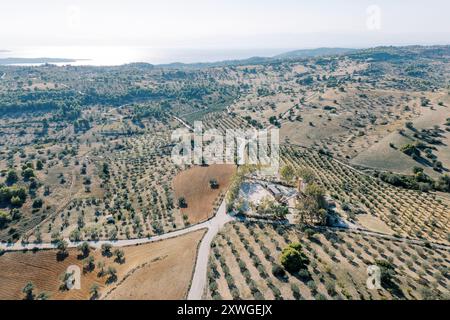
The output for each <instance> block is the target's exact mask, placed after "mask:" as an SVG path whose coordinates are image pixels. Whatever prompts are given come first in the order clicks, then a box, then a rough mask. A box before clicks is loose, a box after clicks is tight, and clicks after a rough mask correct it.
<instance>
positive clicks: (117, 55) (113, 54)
mask: <svg viewBox="0 0 450 320" xmlns="http://www.w3.org/2000/svg"><path fill="white" fill-rule="evenodd" d="M290 50H291V49H289V48H255V49H231V48H201V49H193V48H155V47H126V46H43V47H17V48H1V47H0V62H1V59H5V58H34V59H36V58H53V59H54V58H58V59H71V60H74V61H71V62H51V63H53V64H56V65H68V64H70V65H97V66H116V65H122V64H127V63H133V62H145V63H150V64H154V65H158V64H169V63H199V62H217V61H225V60H240V59H247V58H251V57H255V56H258V57H272V56H274V55H277V54H281V53H284V52H287V51H290ZM3 64H5V63H3ZM11 64H14V65H39V64H42V63H11Z"/></svg>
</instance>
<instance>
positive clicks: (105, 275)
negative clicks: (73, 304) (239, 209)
mask: <svg viewBox="0 0 450 320" xmlns="http://www.w3.org/2000/svg"><path fill="white" fill-rule="evenodd" d="M203 235H204V230H199V231H196V232H192V233H189V234H187V235H184V236H181V237H177V238H173V239H168V240H164V241H159V242H155V243H150V244H145V245H140V246H130V247H123V248H120V249H119V250H122V251H123V260H122V261H118V260H117V257H116V255H115V254H114V251H115V249H116V248H114V247H113V248H111V249H110V252H111V253H110V254H105V253H104V252H102V250H100V249H98V250H95V251H94V250H93V249H91V251H90V252H89V253H88V255H87V256H86V257H83V258H80V256H79V255H80V251H78V250H77V249H69V250H68V255H67V257H66V258H65V259H64V260H62V261H60V260H57V252H56V250H43V251H37V252H30V251H28V252H7V253H4V254H3V255H2V256H0V268H1V269H2V270H3V271H2V273H1V274H0V300H4V299H23V298H24V294H23V293H22V288H24V286H25V285H26V284H27V283H28V282H32V283H33V285H34V290H33V294H34V295H35V298H37V297H38V296H39V294H41V293H46V294H47V297H48V298H49V299H55V300H62V299H76V300H86V299H90V298H92V291H91V289H92V287H93V285H96V286H98V296H97V298H98V299H183V298H184V297H185V296H186V294H187V290H188V287H189V283H190V279H191V276H192V272H193V268H194V264H195V257H196V248H197V246H198V244H199V242H200V240H201V238H202V237H203ZM89 259H92V261H89ZM87 261H89V262H90V263H91V264H92V265H93V268H92V267H91V268H88V269H87V268H86V265H87ZM73 265H75V266H78V267H80V268H81V270H83V271H82V273H81V284H80V285H81V286H80V290H75V289H74V290H64V289H61V288H60V286H61V285H62V276H63V275H64V273H65V272H66V270H67V268H68V267H69V266H73ZM111 270H114V271H111ZM113 274H114V276H113Z"/></svg>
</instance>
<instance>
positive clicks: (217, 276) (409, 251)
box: [207, 222, 450, 300]
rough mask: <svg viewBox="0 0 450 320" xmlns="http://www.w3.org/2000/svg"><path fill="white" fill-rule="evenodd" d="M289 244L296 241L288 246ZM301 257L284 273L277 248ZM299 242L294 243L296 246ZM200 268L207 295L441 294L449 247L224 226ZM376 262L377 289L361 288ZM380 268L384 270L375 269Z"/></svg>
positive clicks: (355, 235)
mask: <svg viewBox="0 0 450 320" xmlns="http://www.w3.org/2000/svg"><path fill="white" fill-rule="evenodd" d="M294 244H297V245H294ZM289 245H291V246H295V247H296V248H297V249H296V250H299V251H300V252H302V254H303V255H304V257H305V258H306V260H307V262H306V263H305V265H303V266H302V267H301V268H300V269H299V270H295V271H286V270H285V267H283V265H282V263H281V262H280V260H281V256H282V252H283V249H285V248H286V247H288V246H289ZM299 247H300V248H299ZM212 248H213V249H212V253H211V256H210V261H209V268H208V283H209V284H208V294H207V297H208V298H210V299H267V300H272V299H297V300H303V299H307V300H310V299H316V300H324V299H337V300H341V299H349V300H360V299H364V300H369V299H430V298H434V299H448V298H449V296H448V295H449V292H448V286H449V284H450V279H449V275H448V268H449V266H450V260H449V259H450V252H449V251H448V250H441V249H431V248H427V247H425V246H418V245H413V244H409V243H406V242H402V241H400V240H399V241H392V240H389V239H383V238H381V237H378V236H372V235H367V234H358V233H353V232H344V231H333V230H322V231H319V230H313V229H306V230H304V232H303V231H300V230H298V229H296V228H294V227H286V226H284V227H283V226H274V225H271V224H266V223H253V222H245V223H238V222H236V223H232V224H229V225H228V226H226V228H225V229H224V230H223V231H222V232H221V233H219V234H218V235H217V237H216V239H215V241H214V242H213V245H212ZM375 264H379V265H383V266H384V267H385V268H386V269H388V270H389V274H390V275H389V276H386V278H384V276H383V275H384V273H382V289H379V290H372V289H368V288H367V286H366V281H367V268H368V267H369V266H370V265H375ZM383 272H384V271H383Z"/></svg>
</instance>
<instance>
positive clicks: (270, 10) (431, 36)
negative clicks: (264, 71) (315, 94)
mask: <svg viewBox="0 0 450 320" xmlns="http://www.w3.org/2000/svg"><path fill="white" fill-rule="evenodd" d="M449 12H450V1H449V0H426V1H425V0H412V1H411V0H397V1H395V0H390V1H388V0H380V1H365V0H348V1H345V0H335V1H332V0H328V1H326V0H314V1H302V0H271V1H269V0H161V1H156V0H153V1H152V0H146V1H144V0H121V1H119V0H39V1H35V0H1V1H0V49H8V47H17V46H36V45H49V46H60V45H113V46H116V45H127V46H130V45H134V46H154V47H166V48H167V47H170V48H177V47H189V48H208V47H215V48H221V47H223V48H252V47H257V48H305V47H317V46H349V47H366V46H373V45H380V44H414V43H417V44H419V43H420V44H432V43H437V44H443V43H447V44H449V43H450V19H449V17H448V14H449Z"/></svg>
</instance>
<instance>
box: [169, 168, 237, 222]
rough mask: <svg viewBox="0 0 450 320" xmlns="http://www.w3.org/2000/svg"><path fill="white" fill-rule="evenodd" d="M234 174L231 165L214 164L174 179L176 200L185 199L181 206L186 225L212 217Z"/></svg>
mask: <svg viewBox="0 0 450 320" xmlns="http://www.w3.org/2000/svg"><path fill="white" fill-rule="evenodd" d="M235 171H236V168H235V166H234V165H227V164H213V165H209V166H196V167H192V168H190V169H187V170H185V171H182V172H180V173H179V174H178V175H177V176H176V177H175V178H174V180H173V189H174V192H175V197H176V199H180V198H183V199H184V200H185V204H184V205H182V206H181V212H182V214H183V218H184V220H185V222H188V223H193V224H195V223H198V222H201V221H204V220H207V219H209V218H210V217H212V216H213V215H214V213H215V211H216V209H217V208H218V207H219V205H220V203H221V199H223V196H224V195H225V192H226V190H227V189H228V186H229V184H230V179H231V177H232V175H233V174H234V172H235ZM213 183H215V185H212V184H213Z"/></svg>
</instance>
